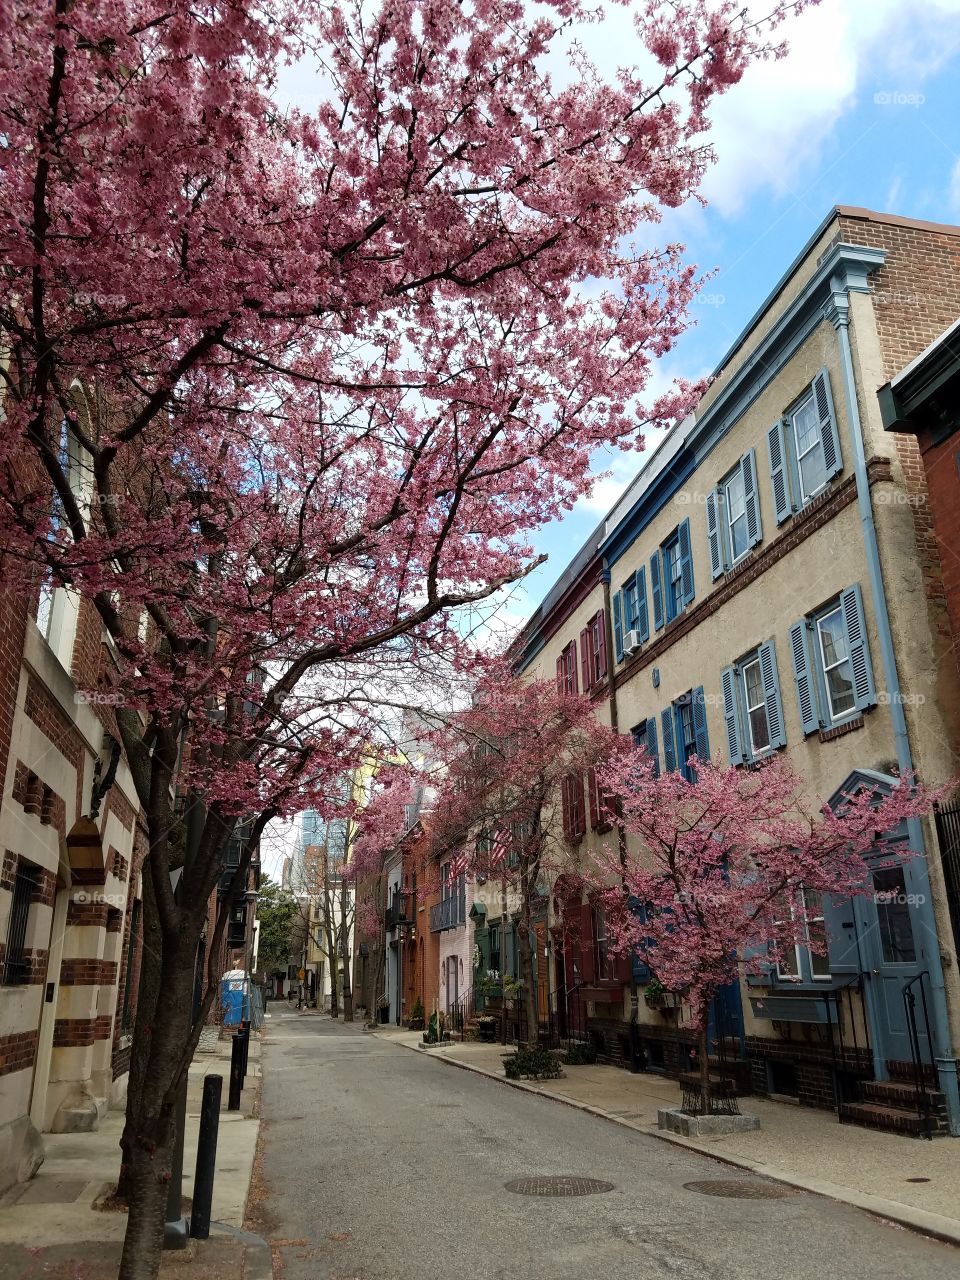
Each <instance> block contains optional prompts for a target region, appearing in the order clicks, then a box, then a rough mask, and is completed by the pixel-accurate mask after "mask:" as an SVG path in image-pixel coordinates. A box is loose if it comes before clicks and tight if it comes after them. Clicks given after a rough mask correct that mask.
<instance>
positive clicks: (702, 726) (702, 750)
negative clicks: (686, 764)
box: [693, 684, 710, 760]
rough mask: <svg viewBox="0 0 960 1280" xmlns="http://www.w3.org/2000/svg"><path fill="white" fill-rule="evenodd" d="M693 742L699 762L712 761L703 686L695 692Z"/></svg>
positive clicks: (698, 686)
mask: <svg viewBox="0 0 960 1280" xmlns="http://www.w3.org/2000/svg"><path fill="white" fill-rule="evenodd" d="M693 740H694V743H695V744H696V752H697V759H698V760H709V759H710V739H709V738H708V737H707V704H706V702H705V701H704V697H703V685H702V684H701V685H697V687H696V689H694V691H693Z"/></svg>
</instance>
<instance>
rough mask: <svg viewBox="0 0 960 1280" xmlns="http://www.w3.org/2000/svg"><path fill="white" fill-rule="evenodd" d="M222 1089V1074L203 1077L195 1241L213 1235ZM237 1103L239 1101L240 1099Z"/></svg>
mask: <svg viewBox="0 0 960 1280" xmlns="http://www.w3.org/2000/svg"><path fill="white" fill-rule="evenodd" d="M231 1080H232V1076H231ZM222 1092H223V1076H205V1077H204V1080H203V1101H202V1102H201V1103H200V1133H199V1134H198V1136H197V1171H196V1173H195V1174H194V1178H193V1210H192V1212H191V1214H190V1234H191V1235H192V1236H193V1238H194V1240H206V1239H207V1237H208V1236H209V1235H210V1206H211V1205H212V1203H213V1177H214V1174H215V1173H216V1166H217V1132H218V1131H219V1128H220V1096H221V1094H222ZM237 1102H238V1104H239V1098H238V1099H237Z"/></svg>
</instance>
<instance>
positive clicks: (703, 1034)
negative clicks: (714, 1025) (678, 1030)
mask: <svg viewBox="0 0 960 1280" xmlns="http://www.w3.org/2000/svg"><path fill="white" fill-rule="evenodd" d="M710 1102H711V1094H710V1044H709V1041H708V1039H707V1013H706V1010H704V1011H703V1025H702V1026H701V1028H700V1106H701V1109H702V1112H701V1114H703V1115H705V1116H708V1115H709V1114H710Z"/></svg>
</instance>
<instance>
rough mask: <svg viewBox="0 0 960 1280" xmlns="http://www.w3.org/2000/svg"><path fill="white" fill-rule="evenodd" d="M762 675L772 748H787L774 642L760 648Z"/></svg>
mask: <svg viewBox="0 0 960 1280" xmlns="http://www.w3.org/2000/svg"><path fill="white" fill-rule="evenodd" d="M759 656H760V674H761V675H762V676H763V696H764V699H765V701H766V704H767V729H768V731H769V733H770V745H771V747H785V746H786V745H787V735H786V732H785V730H784V725H783V698H782V697H781V695H780V676H779V674H778V672H777V653H776V649H775V648H774V644H773V641H772V640H765V641H764V642H763V644H762V645H761V646H760V655H759Z"/></svg>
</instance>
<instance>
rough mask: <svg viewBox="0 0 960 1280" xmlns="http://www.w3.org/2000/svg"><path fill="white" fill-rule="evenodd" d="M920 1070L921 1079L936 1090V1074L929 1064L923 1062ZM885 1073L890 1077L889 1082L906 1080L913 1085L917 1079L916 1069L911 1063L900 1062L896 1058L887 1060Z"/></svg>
mask: <svg viewBox="0 0 960 1280" xmlns="http://www.w3.org/2000/svg"><path fill="white" fill-rule="evenodd" d="M922 1070H923V1078H924V1080H926V1082H927V1084H931V1085H933V1086H934V1088H936V1086H937V1084H938V1083H939V1082H938V1080H937V1073H936V1071H935V1070H934V1068H933V1067H932V1066H931V1065H930V1064H929V1062H925V1063H924V1064H923V1068H922ZM887 1071H888V1073H889V1075H890V1079H891V1080H906V1081H908V1082H909V1083H910V1084H913V1082H914V1080H916V1078H917V1077H916V1067H915V1066H914V1065H913V1063H912V1062H902V1061H901V1060H899V1059H898V1058H888V1059H887Z"/></svg>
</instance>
